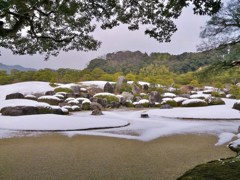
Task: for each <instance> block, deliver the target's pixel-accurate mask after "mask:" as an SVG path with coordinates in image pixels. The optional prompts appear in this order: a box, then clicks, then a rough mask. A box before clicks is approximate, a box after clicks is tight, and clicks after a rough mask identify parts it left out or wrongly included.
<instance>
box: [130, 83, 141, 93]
mask: <svg viewBox="0 0 240 180" xmlns="http://www.w3.org/2000/svg"><path fill="white" fill-rule="evenodd" d="M132 93H133V94H140V93H141V88H139V87H138V86H137V85H136V84H135V83H133V84H132Z"/></svg>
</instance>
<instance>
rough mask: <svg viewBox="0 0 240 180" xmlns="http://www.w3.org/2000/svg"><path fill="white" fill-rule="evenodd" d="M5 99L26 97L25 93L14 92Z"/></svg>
mask: <svg viewBox="0 0 240 180" xmlns="http://www.w3.org/2000/svg"><path fill="white" fill-rule="evenodd" d="M5 99H6V100H8V99H24V95H23V94H21V93H12V94H8V95H7V96H6V98H5Z"/></svg>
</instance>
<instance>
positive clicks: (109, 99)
mask: <svg viewBox="0 0 240 180" xmlns="http://www.w3.org/2000/svg"><path fill="white" fill-rule="evenodd" d="M94 97H97V98H101V99H106V101H107V103H110V102H119V99H118V97H116V96H115V95H114V94H110V93H109V94H107V93H105V94H104V93H99V94H96V95H94Z"/></svg>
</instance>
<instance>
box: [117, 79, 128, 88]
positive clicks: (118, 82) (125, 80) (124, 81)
mask: <svg viewBox="0 0 240 180" xmlns="http://www.w3.org/2000/svg"><path fill="white" fill-rule="evenodd" d="M123 84H127V79H126V78H125V77H124V76H119V77H118V80H117V83H116V89H117V91H119V90H120V88H121V87H122V85H123Z"/></svg>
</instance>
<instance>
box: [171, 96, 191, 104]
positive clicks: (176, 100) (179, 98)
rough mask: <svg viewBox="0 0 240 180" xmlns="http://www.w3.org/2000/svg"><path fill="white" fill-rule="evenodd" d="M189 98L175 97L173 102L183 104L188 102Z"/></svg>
mask: <svg viewBox="0 0 240 180" xmlns="http://www.w3.org/2000/svg"><path fill="white" fill-rule="evenodd" d="M187 99H188V98H184V97H175V98H173V100H174V101H175V102H177V103H178V102H183V101H185V100H187Z"/></svg>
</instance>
